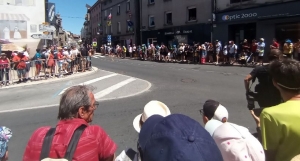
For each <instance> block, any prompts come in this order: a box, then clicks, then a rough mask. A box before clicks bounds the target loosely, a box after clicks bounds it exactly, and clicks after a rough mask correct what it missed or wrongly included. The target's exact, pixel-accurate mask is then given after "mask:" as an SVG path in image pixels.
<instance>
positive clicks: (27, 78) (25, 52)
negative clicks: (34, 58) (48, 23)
mask: <svg viewBox="0 0 300 161" xmlns="http://www.w3.org/2000/svg"><path fill="white" fill-rule="evenodd" d="M29 51H30V49H29V48H26V49H25V51H24V56H26V57H27V59H28V60H30V57H29ZM30 68H31V62H30V61H26V69H25V70H26V81H28V80H29V79H30V78H29V72H30Z"/></svg>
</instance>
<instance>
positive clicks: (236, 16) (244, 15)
mask: <svg viewBox="0 0 300 161" xmlns="http://www.w3.org/2000/svg"><path fill="white" fill-rule="evenodd" d="M251 17H257V13H241V14H234V15H224V16H222V20H223V21H231V20H237V19H246V18H251Z"/></svg>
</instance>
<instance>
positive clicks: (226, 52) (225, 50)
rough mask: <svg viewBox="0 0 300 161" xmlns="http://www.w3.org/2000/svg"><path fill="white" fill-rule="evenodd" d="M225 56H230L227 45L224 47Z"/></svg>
mask: <svg viewBox="0 0 300 161" xmlns="http://www.w3.org/2000/svg"><path fill="white" fill-rule="evenodd" d="M223 54H224V55H227V54H228V50H227V45H225V46H224V47H223Z"/></svg>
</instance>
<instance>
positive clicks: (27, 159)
mask: <svg viewBox="0 0 300 161" xmlns="http://www.w3.org/2000/svg"><path fill="white" fill-rule="evenodd" d="M82 124H85V125H87V128H85V130H84V131H83V133H82V135H81V138H80V140H79V142H78V146H77V149H76V151H75V154H74V156H73V161H101V160H103V159H106V158H108V157H111V156H113V155H114V153H115V151H116V149H117V145H116V144H115V143H114V142H113V141H112V140H111V138H109V136H108V135H107V134H106V132H105V131H104V130H103V129H102V128H101V127H100V126H97V125H88V124H87V123H86V121H84V120H83V119H72V120H61V121H59V122H58V124H57V126H56V131H55V134H54V137H53V141H52V146H51V150H50V154H49V155H50V156H49V157H50V158H56V159H57V158H63V157H64V155H65V152H66V150H67V146H68V144H69V142H70V140H71V137H72V135H73V133H74V131H75V130H76V129H77V128H78V127H79V126H80V125H82ZM49 129H50V127H41V128H39V129H37V130H36V131H35V132H34V133H33V134H32V136H31V138H30V139H29V141H28V143H27V146H26V149H25V153H24V156H23V161H40V154H41V150H42V144H43V140H44V137H45V136H46V133H47V132H48V130H49Z"/></svg>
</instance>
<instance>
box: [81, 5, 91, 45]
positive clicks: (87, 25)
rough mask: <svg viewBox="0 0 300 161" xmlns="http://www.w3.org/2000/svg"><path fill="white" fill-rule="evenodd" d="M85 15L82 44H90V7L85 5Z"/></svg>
mask: <svg viewBox="0 0 300 161" xmlns="http://www.w3.org/2000/svg"><path fill="white" fill-rule="evenodd" d="M86 8H87V13H86V14H85V21H84V23H83V29H84V30H85V31H84V34H85V35H84V36H82V37H83V39H82V43H84V44H91V43H92V24H91V9H90V8H91V6H89V5H87V4H86Z"/></svg>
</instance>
